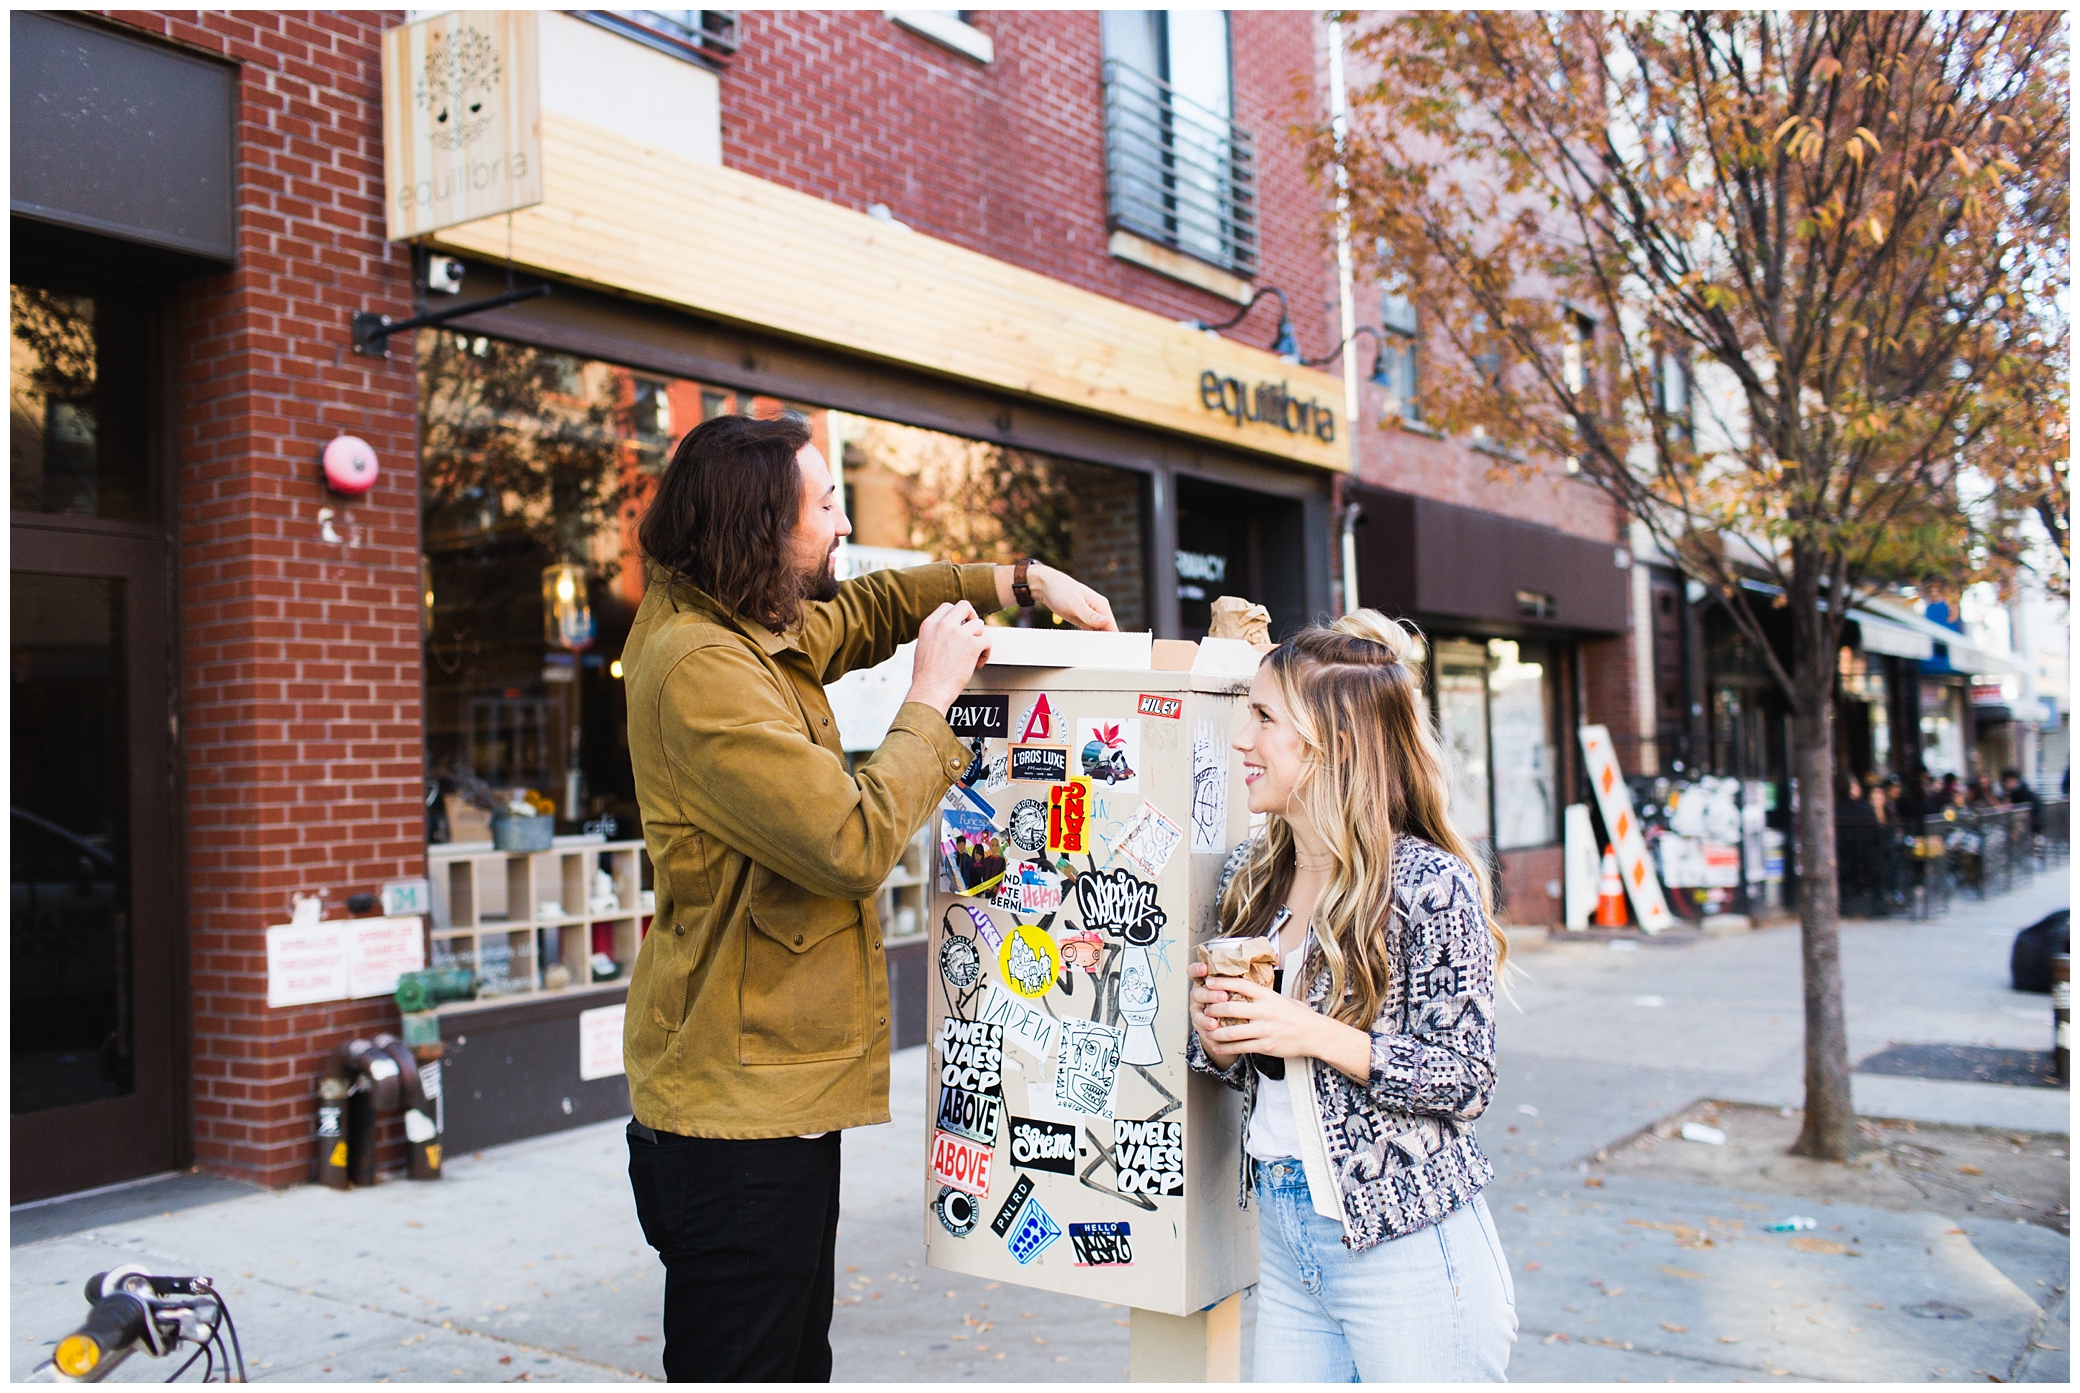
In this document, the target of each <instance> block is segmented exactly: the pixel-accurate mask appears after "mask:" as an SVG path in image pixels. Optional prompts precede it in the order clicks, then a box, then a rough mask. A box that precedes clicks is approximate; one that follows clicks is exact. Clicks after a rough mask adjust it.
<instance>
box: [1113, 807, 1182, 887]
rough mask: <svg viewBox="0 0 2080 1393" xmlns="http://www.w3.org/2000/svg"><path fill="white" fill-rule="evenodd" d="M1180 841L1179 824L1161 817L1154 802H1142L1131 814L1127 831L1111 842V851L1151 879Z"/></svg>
mask: <svg viewBox="0 0 2080 1393" xmlns="http://www.w3.org/2000/svg"><path fill="white" fill-rule="evenodd" d="M1183 840H1184V829H1183V828H1182V827H1179V826H1178V825H1177V824H1176V823H1174V822H1172V821H1171V820H1170V819H1169V818H1167V817H1164V816H1163V814H1162V813H1161V812H1160V811H1158V810H1157V808H1156V806H1155V804H1153V803H1143V804H1142V805H1141V810H1140V811H1139V812H1137V813H1135V814H1134V820H1133V821H1132V822H1129V823H1128V824H1127V830H1126V831H1125V832H1122V833H1121V834H1120V836H1119V838H1118V840H1116V841H1115V842H1113V844H1112V850H1113V852H1114V854H1115V855H1119V856H1124V857H1126V858H1127V859H1128V860H1129V861H1131V862H1133V863H1134V864H1135V865H1136V866H1139V867H1140V868H1141V873H1142V874H1143V875H1145V876H1147V877H1148V878H1149V879H1150V880H1154V879H1155V878H1156V877H1158V876H1160V875H1161V874H1162V873H1163V867H1165V866H1167V865H1169V864H1170V853H1171V852H1173V851H1176V850H1177V846H1178V843H1180V842H1182V841H1183Z"/></svg>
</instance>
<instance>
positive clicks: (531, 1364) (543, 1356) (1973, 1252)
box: [9, 868, 2070, 1382]
mask: <svg viewBox="0 0 2080 1393" xmlns="http://www.w3.org/2000/svg"><path fill="white" fill-rule="evenodd" d="M2065 903H2067V882H2066V878H2065V875H2064V872H2063V868H2060V869H2059V870H2056V871H2054V872H2052V873H2051V874H2049V875H2044V876H2039V877H2038V878H2037V880H2036V882H2035V883H2034V885H2032V886H2031V887H2029V888H2027V889H2025V890H2023V891H2020V892H2017V893H2016V894H2013V895H2009V896H2007V897H2004V898H2002V899H1999V900H1995V901H1993V902H1991V903H1988V904H1983V905H1982V904H1979V903H1976V902H1970V901H1960V902H1959V903H1958V904H1957V905H1956V907H1955V908H1954V909H1953V912H1952V913H1951V915H1950V916H1948V917H1947V918H1946V919H1945V920H1941V921H1937V922H1934V923H1931V924H1896V923H1889V922H1888V923H1879V924H1868V925H1850V926H1847V927H1846V928H1845V930H1844V943H1843V951H1844V960H1845V972H1846V976H1847V982H1848V1018H1849V1027H1850V1035H1851V1042H1852V1051H1853V1055H1854V1057H1857V1058H1861V1057H1862V1056H1863V1055H1865V1054H1868V1053H1872V1052H1874V1051H1876V1050H1878V1049H1882V1048H1884V1047H1885V1046H1886V1045H1888V1044H1891V1043H1915V1042H1948V1043H1970V1044H1990V1045H1996V1046H2006V1047H2026V1048H2036V1049H2042V1048H2044V1047H2045V1046H2046V1041H2047V1038H2048V1032H2049V1007H2048V1004H2047V1003H2046V1001H2045V999H2044V998H2042V997H2034V996H2031V997H2022V996H2017V995H2015V994H2013V993H2011V992H2009V991H2008V990H2007V986H2006V965H2007V942H2008V939H2009V937H2010V936H2011V935H2012V933H2013V932H2014V930H2015V929H2016V928H2018V927H2020V926H2021V925H2023V924H2025V923H2028V922H2030V921H2031V920H2032V919H2034V918H2036V917H2037V916H2039V915H2041V914H2042V913H2044V912H2045V911H2046V910H2048V909H2050V908H2052V907H2055V906H2057V905H2062V904H2065ZM1512 993H1513V995H1514V997H1515V1000H1516V1006H1514V1007H1512V1006H1510V1005H1507V1004H1506V1005H1505V1006H1504V1008H1503V1022H1502V1049H1503V1059H1502V1066H1503V1067H1502V1083H1501V1086H1500V1088H1499V1090H1498V1096H1497V1099H1496V1102H1495V1105H1494V1107H1493V1108H1492V1109H1491V1110H1490V1112H1489V1113H1488V1115H1487V1117H1485V1118H1484V1119H1483V1120H1482V1122H1481V1135H1482V1140H1483V1144H1484V1146H1486V1147H1487V1149H1488V1151H1489V1153H1490V1154H1491V1155H1492V1156H1493V1157H1494V1159H1495V1162H1496V1168H1497V1171H1498V1179H1497V1183H1496V1184H1495V1186H1494V1187H1493V1188H1492V1189H1491V1190H1490V1192H1489V1202H1490V1205H1491V1207H1492V1208H1493V1210H1494V1214H1495V1219H1496V1223H1497V1227H1498V1229H1499V1230H1500V1232H1501V1234H1502V1237H1503V1240H1504V1244H1505V1247H1506V1248H1507V1249H1508V1251H1509V1252H1510V1255H1511V1261H1512V1265H1513V1272H1514V1278H1515V1281H1516V1283H1517V1300H1518V1311H1519V1317H1520V1320H1521V1322H1522V1326H1523V1333H1522V1335H1521V1337H1520V1339H1519V1342H1518V1346H1517V1350H1516V1353H1515V1356H1514V1358H1513V1360H1512V1363H1511V1369H1510V1373H1511V1376H1512V1378H1514V1379H1516V1380H1518V1381H1520V1382H1521V1381H1573V1380H1613V1379H1620V1378H1626V1379H1639V1380H1661V1379H1671V1378H1672V1379H1677V1380H1683V1381H1693V1380H1728V1379H1738V1378H1766V1377H1771V1376H1778V1377H1787V1378H1793V1379H1815V1380H1843V1379H1878V1378H1885V1379H1897V1380H1940V1379H1948V1378H1964V1379H1972V1380H1974V1381H1983V1379H1984V1377H1985V1376H1986V1374H1988V1373H1990V1374H1994V1375H1996V1376H1998V1377H2002V1378H2007V1377H2010V1376H2020V1377H2026V1378H2036V1379H2044V1380H2054V1381H2062V1380H2063V1379H2064V1378H2065V1376H2066V1369H2067V1365H2066V1355H2065V1353H2064V1347H2065V1346H2067V1345H2068V1344H2069V1343H2070V1341H2069V1339H2068V1338H2067V1337H2066V1331H2065V1315H2064V1302H2065V1291H2066V1288H2067V1287H2068V1285H2069V1257H2068V1252H2069V1249H2068V1244H2067V1241H2066V1240H2065V1239H2064V1238H2063V1237H2062V1236H2061V1235H2059V1234H2056V1233H2053V1232H2051V1231H2049V1230H2045V1229H2040V1228H2034V1227H2031V1226H2028V1225H2013V1224H2003V1223H1998V1222H1989V1221H1985V1220H1980V1219H1973V1220H1969V1221H1966V1222H1958V1221H1956V1220H1955V1219H1954V1217H1952V1216H1945V1215H1941V1214H1901V1213H1895V1212H1889V1211H1885V1210H1878V1209H1862V1208H1858V1207H1855V1206H1849V1205H1836V1206H1827V1207H1820V1206H1817V1205H1815V1204H1813V1203H1809V1202H1793V1201H1790V1200H1787V1199H1786V1198H1784V1197H1783V1196H1777V1195H1751V1194H1742V1193H1738V1192H1733V1191H1727V1190H1721V1189H1717V1188H1714V1187H1709V1186H1698V1185H1685V1184H1672V1183H1667V1182H1662V1181H1657V1180H1654V1179H1652V1178H1649V1177H1633V1176H1612V1177H1611V1178H1610V1179H1609V1180H1608V1181H1607V1182H1606V1183H1605V1185H1604V1186H1603V1187H1602V1188H1600V1189H1597V1190H1593V1191H1592V1190H1589V1189H1586V1188H1584V1187H1583V1185H1582V1183H1581V1182H1582V1174H1583V1166H1584V1164H1585V1162H1586V1158H1588V1157H1589V1156H1590V1155H1592V1154H1593V1153H1594V1152H1595V1150H1596V1149H1597V1148H1599V1147H1601V1146H1604V1145H1607V1144H1609V1143H1611V1142H1614V1141H1616V1140H1618V1139H1620V1138H1622V1137H1625V1136H1627V1135H1629V1134H1631V1133H1633V1132H1634V1131H1636V1130H1637V1129H1638V1128H1640V1127H1642V1126H1645V1125H1648V1124H1650V1123H1651V1122H1653V1121H1655V1120H1656V1119H1658V1118H1661V1117H1663V1116H1665V1115H1667V1114H1668V1113H1669V1112H1671V1111H1673V1110H1674V1109H1676V1108H1678V1107H1681V1106H1683V1105H1684V1104H1686V1103H1689V1102H1690V1101H1692V1100H1693V1099H1696V1098H1699V1097H1707V1096H1709V1097H1718V1098H1724V1099H1729V1100H1736V1101H1751V1102H1757V1103H1765V1104H1772V1105H1779V1104H1795V1103H1796V1102H1797V1101H1798V1080H1799V1077H1800V1058H1801V1056H1800V1024H1799V984H1798V971H1797V933H1796V930H1795V929H1780V930H1768V931H1763V932H1758V933H1752V934H1745V935H1739V936H1735V937H1732V938H1725V939H1706V940H1703V941H1701V942H1694V943H1690V944H1686V945H1683V946H1680V947H1670V946H1662V945H1658V944H1646V945H1643V946H1641V947H1639V948H1637V949H1635V950H1629V951H1614V950H1611V949H1609V948H1606V947H1603V946H1600V945H1599V946H1595V947H1588V946H1583V945H1570V944H1566V943H1564V942H1563V943H1560V944H1558V945H1557V946H1555V947H1552V948H1549V949H1547V950H1545V951H1541V952H1535V953H1526V954H1524V955H1523V958H1522V960H1521V972H1520V973H1519V974H1518V975H1517V978H1516V981H1515V983H1514V985H1513V987H1512ZM1657 1003H1658V1004H1657ZM1519 1008H1520V1009H1519ZM922 1056H923V1052H922V1051H921V1050H910V1051H904V1052H901V1053H899V1054H898V1055H897V1057H896V1060H895V1068H894V1077H895V1080H896V1086H895V1095H894V1097H893V1099H892V1105H893V1106H892V1111H893V1113H894V1115H895V1119H896V1120H895V1121H893V1122H891V1123H890V1124H888V1125H886V1126H883V1127H876V1128H866V1129H861V1130H858V1131H855V1132H852V1133H850V1134H848V1135H847V1137H846V1141H845V1158H846V1170H845V1219H844V1223H843V1226H842V1227H841V1230H840V1233H839V1263H840V1267H841V1269H842V1270H841V1272H840V1274H839V1284H838V1301H839V1305H838V1308H837V1310H836V1311H835V1312H834V1316H833V1343H834V1345H835V1346H836V1349H837V1375H838V1377H839V1378H840V1379H844V1380H858V1381H874V1380H930V1381H949V1382H951V1381H964V1380H973V1381H1062V1380H1076V1381H1096V1380H1116V1379H1119V1378H1121V1377H1123V1376H1124V1374H1125V1371H1126V1365H1127V1335H1128V1328H1127V1320H1128V1312H1127V1311H1125V1310H1123V1309H1118V1308H1111V1307H1104V1306H1102V1305H1101V1304H1100V1303H1096V1302H1091V1301H1085V1300H1080V1299H1076V1298H1069V1297H1061V1296H1054V1295H1049V1294H1046V1293H1041V1292H1035V1291H1030V1290H1026V1289H1023V1288H1018V1287H1013V1286H994V1285H991V1284H986V1283H982V1282H979V1281H976V1280H974V1279H970V1278H966V1277H955V1276H950V1275H948V1274H945V1273H939V1272H934V1271H931V1270H930V1269H927V1268H926V1267H925V1266H924V1264H923V1242H922V1224H923V1220H924V1210H923V1206H922V1202H921V1197H922V1195H923V1181H922V1169H923V1155H924V1117H923V1113H924V1087H923V1084H924V1080H923V1074H924V1061H923V1057H922ZM1874 1084H1875V1085H1881V1086H1882V1087H1881V1089H1880V1091H1878V1092H1876V1093H1874V1092H1873V1091H1872V1088H1871V1085H1874ZM1857 1088H1858V1098H1859V1102H1860V1104H1861V1105H1862V1106H1864V1107H1866V1108H1869V1109H1871V1110H1873V1111H1879V1110H1882V1111H1884V1112H1887V1113H1889V1114H1890V1115H1893V1116H1909V1117H1916V1118H1920V1119H1922V1120H1928V1121H1963V1122H1980V1123H1991V1124H1995V1125H2001V1126H2007V1127H2028V1128H2030V1129H2031V1130H2055V1131H2059V1132H2066V1131H2068V1126H2067V1117H2068V1113H2067V1101H2068V1096H2067V1095H2066V1094H2065V1093H2063V1092H2055V1091H2052V1090H2025V1089H2004V1088H1998V1087H1995V1086H1993V1085H1978V1084H1956V1083H1940V1084H1938V1083H1927V1082H1924V1081H1921V1080H1914V1079H1892V1078H1887V1079H1882V1080H1877V1079H1862V1078H1859V1079H1858V1081H1857ZM2025 1094H2028V1095H2031V1096H2028V1097H2023V1096H2021V1095H2025ZM1879 1099H1882V1103H1883V1106H1882V1109H1880V1108H1873V1107H1872V1104H1873V1102H1874V1101H1876V1100H1879ZM1512 1129H1514V1130H1512ZM624 1167H625V1153H624V1150H623V1143H622V1140H621V1136H620V1127H619V1125H618V1124H602V1125H600V1126H597V1127H590V1128H584V1129H580V1130H578V1131H573V1132H568V1133H562V1134H559V1135H557V1136H554V1137H548V1138H541V1139H537V1140H535V1141H530V1142H524V1143H520V1144H517V1145H514V1146H509V1147H503V1148H498V1149H496V1150H493V1151H489V1152H485V1153H483V1154H482V1155H481V1156H475V1157H472V1156H459V1157H455V1158H452V1159H451V1161H450V1164H449V1168H448V1175H447V1178H446V1179H445V1180H443V1181H442V1182H440V1183H439V1184H437V1185H411V1184H408V1183H405V1182H402V1181H400V1182H396V1183H390V1184H385V1185H382V1186H379V1187H377V1188H376V1189H375V1190H373V1191H356V1192H352V1193H346V1194H341V1193H337V1192H334V1191H329V1190H324V1189H320V1188H316V1187H305V1188H302V1189H298V1190H292V1191H287V1192H281V1193H273V1194H263V1193H246V1194H236V1195H235V1197H232V1198H221V1197H220V1196H222V1195H223V1193H224V1191H223V1190H222V1189H221V1188H217V1189H215V1190H213V1191H211V1192H209V1193H206V1194H203V1195H201V1196H200V1198H202V1199H204V1200H206V1201H207V1202H205V1203H199V1204H195V1205H193V1206H192V1207H186V1208H169V1209H165V1210H149V1209H146V1208H144V1207H143V1204H144V1203H145V1201H144V1199H143V1198H142V1197H141V1196H138V1195H132V1196H130V1197H129V1198H128V1199H125V1198H123V1195H122V1192H118V1194H116V1195H112V1196H109V1197H105V1199H100V1200H95V1201H89V1202H83V1203H81V1204H76V1205H73V1206H68V1207H66V1210H65V1211H64V1213H65V1214H66V1215H68V1216H69V1220H68V1219H60V1218H56V1217H53V1216H52V1215H51V1214H50V1213H49V1212H46V1211H38V1210H29V1211H23V1212H20V1213H17V1214H16V1215H15V1216H14V1241H15V1243H16V1245H17V1246H15V1247H14V1249H13V1264H12V1270H11V1282H12V1289H11V1316H12V1321H11V1325H12V1329H13V1331H14V1340H13V1342H12V1349H11V1352H10V1361H9V1367H10V1373H11V1374H12V1375H13V1376H14V1377H16V1378H20V1377H21V1376H22V1375H23V1374H24V1373H26V1372H27V1371H28V1369H29V1368H30V1367H32V1366H33V1365H34V1363H35V1362H36V1361H37V1360H38V1359H40V1358H42V1357H44V1355H45V1353H46V1352H47V1349H48V1342H50V1341H53V1340H55V1339H56V1338H57V1337H58V1335H60V1334H62V1333H63V1332H64V1331H66V1330H68V1329H70V1328H71V1327H72V1325H73V1324H74V1323H75V1322H76V1321H77V1318H78V1316H79V1314H80V1313H81V1311H82V1310H83V1303H82V1302H81V1300H80V1297H79V1284H80V1282H81V1281H82V1280H84V1278H85V1277H86V1276H87V1275H88V1274H90V1273H92V1272H94V1271H97V1270H100V1269H101V1268H105V1267H108V1266H111V1265H113V1264H115V1263H117V1262H123V1261H130V1260H134V1259H136V1258H138V1257H140V1256H146V1255H148V1256H149V1257H150V1258H151V1260H152V1263H153V1265H154V1266H155V1267H162V1268H165V1269H171V1270H182V1271H199V1272H203V1273H207V1274H209V1275H212V1276H214V1277H215V1278H216V1279H217V1280H218V1282H219V1285H220V1286H221V1287H222V1288H223V1289H224V1290H225V1292H226V1293H227V1295H228V1296H229V1297H230V1298H231V1305H232V1312H233V1314H234V1316H235V1317H237V1319H238V1320H239V1322H240V1333H241V1334H242V1335H243V1337H244V1341H245V1346H246V1353H247V1357H248V1363H249V1367H250V1368H251V1372H252V1373H253V1376H254V1377H255V1378H256V1379H277V1380H279V1379H293V1380H311V1381H351V1382H372V1381H382V1380H385V1379H389V1380H394V1381H399V1382H402V1381H406V1380H415V1381H417V1380H471V1381H510V1380H514V1379H516V1378H518V1377H519V1376H521V1375H523V1374H524V1375H526V1376H527V1378H528V1379H529V1381H543V1380H554V1381H565V1382H570V1381H586V1382H590V1381H600V1380H614V1379H630V1378H655V1377H658V1376H659V1375H660V1373H661V1365H660V1362H659V1354H658V1345H657V1341H656V1338H655V1334H656V1319H657V1311H658V1308H659V1305H660V1301H661V1296H662V1288H663V1282H662V1274H661V1271H660V1269H659V1268H658V1265H657V1263H656V1260H655V1257H654V1256H653V1255H652V1254H651V1252H650V1250H649V1249H648V1248H647V1247H646V1246H645V1245H644V1244H643V1241H642V1236H641V1233H640V1231H639V1230H638V1228H637V1225H636V1221H635V1215H634V1211H633V1208H632V1206H631V1204H630V1202H629V1198H628V1187H627V1181H626V1177H625V1174H624ZM157 1201H158V1192H152V1198H151V1201H150V1202H152V1203H156V1202H157ZM180 1202H181V1201H180V1200H179V1199H177V1198H175V1197H173V1196H172V1195H171V1194H169V1195H168V1197H167V1199H166V1203H167V1204H168V1205H169V1206H171V1205H174V1204H178V1203H180ZM1794 1210H1796V1211H1797V1212H1804V1213H1811V1214H1815V1215H1816V1216H1819V1217H1821V1219H1822V1225H1821V1228H1820V1229H1818V1230H1816V1231H1815V1232H1814V1233H1812V1234H1806V1235H1797V1236H1795V1237H1797V1238H1801V1239H1805V1240H1809V1241H1808V1242H1806V1243H1804V1244H1794V1242H1793V1241H1792V1239H1793V1237H1794V1236H1789V1235H1771V1234H1767V1233H1764V1232H1761V1231H1760V1224H1761V1223H1762V1222H1764V1221H1767V1220H1769V1219H1771V1218H1775V1217H1777V1216H1778V1215H1779V1213H1780V1212H1792V1211H1794ZM1715 1221H1716V1222H1715ZM1737 1226H1738V1227H1737ZM1707 1240H1708V1242H1707ZM1532 1264H1536V1266H1533V1265H1532ZM1931 1300H1934V1301H1938V1302H1940V1303H1942V1304H1943V1305H1945V1306H1949V1307H1955V1308H1960V1309H1963V1310H1968V1311H1970V1313H1971V1314H1970V1317H1969V1318H1968V1319H1967V1318H1961V1317H1960V1318H1956V1319H1928V1318H1924V1316H1919V1315H1915V1314H1911V1313H1910V1312H1909V1310H1908V1308H1912V1307H1921V1308H1923V1309H1924V1311H1925V1310H1926V1305H1925V1303H1927V1302H1929V1301H1931ZM1243 1309H1244V1336H1245V1340H1246V1341H1247V1340H1248V1339H1249V1337H1250V1333H1251V1327H1252V1325H1253V1317H1254V1313H1255V1312H1254V1301H1253V1300H1247V1299H1246V1300H1245V1302H1244V1307H1243ZM2035 1345H2046V1346H2056V1347H2058V1348H2057V1349H2055V1350H2049V1349H2037V1348H2034V1346H2035ZM1628 1346H1629V1348H1628ZM1244 1367H1245V1369H1246V1368H1248V1363H1247V1360H1246V1359H1245V1364H1244ZM1978 1370H1983V1371H1985V1372H1984V1373H1978V1372H1975V1371H1978ZM166 1372H169V1370H167V1369H164V1368H155V1367H154V1366H153V1362H152V1361H143V1362H133V1363H132V1364H131V1365H129V1366H127V1367H126V1368H125V1369H124V1370H123V1371H121V1375H119V1377H121V1376H122V1375H127V1376H128V1377H129V1379H130V1380H132V1381H142V1380H146V1379H150V1378H153V1377H162V1378H163V1377H164V1375H165V1373H166Z"/></svg>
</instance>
